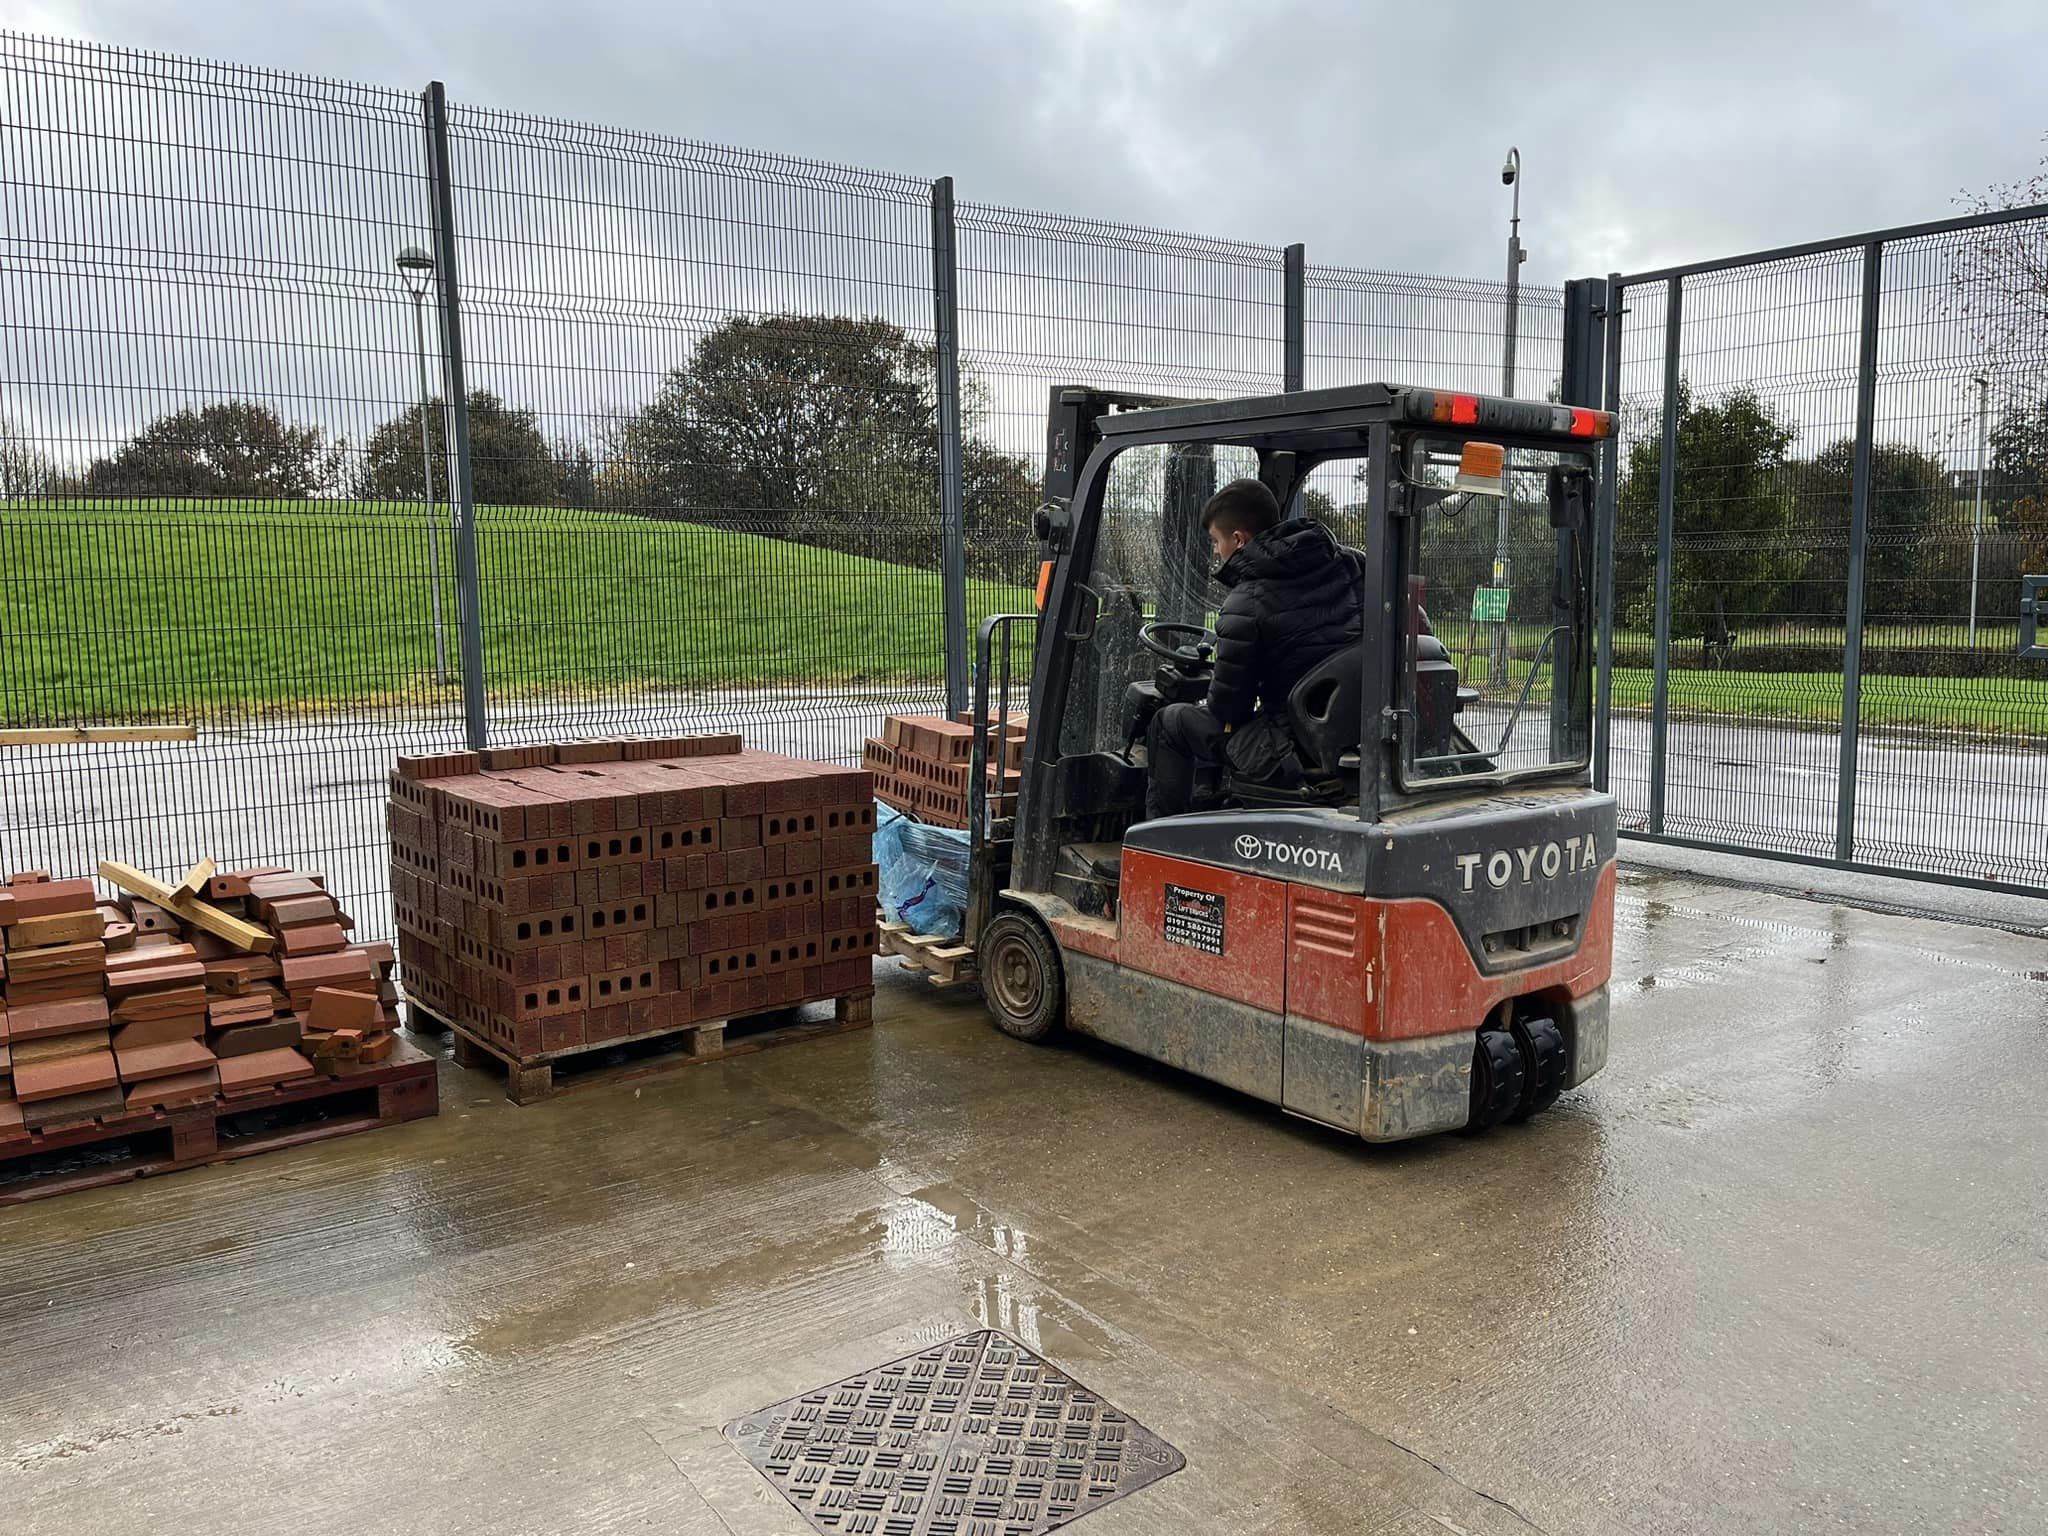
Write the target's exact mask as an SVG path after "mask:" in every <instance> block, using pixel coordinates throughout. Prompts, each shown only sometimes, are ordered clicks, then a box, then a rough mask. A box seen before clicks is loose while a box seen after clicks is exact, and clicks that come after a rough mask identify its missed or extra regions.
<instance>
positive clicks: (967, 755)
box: [861, 713, 1027, 827]
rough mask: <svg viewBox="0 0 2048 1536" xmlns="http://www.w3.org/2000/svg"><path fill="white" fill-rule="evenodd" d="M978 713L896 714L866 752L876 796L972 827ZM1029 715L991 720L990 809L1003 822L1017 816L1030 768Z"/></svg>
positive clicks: (921, 816) (943, 822)
mask: <svg viewBox="0 0 2048 1536" xmlns="http://www.w3.org/2000/svg"><path fill="white" fill-rule="evenodd" d="M973 722H974V717H973V716H972V715H971V714H965V713H963V714H961V715H958V716H956V717H955V718H953V719H951V720H946V719H942V718H941V717H939V716H937V715H890V716H889V717H888V718H887V719H885V720H884V721H883V722H882V734H881V735H880V736H879V737H872V738H870V739H869V740H868V741H867V742H866V743H865V745H864V746H863V747H862V750H861V766H862V767H864V768H865V769H867V771H868V772H869V773H871V774H873V775H874V781H875V798H876V799H877V800H880V801H881V802H882V803H883V804H884V805H889V806H894V807H895V808H896V809H897V810H899V811H903V812H906V813H907V814H909V815H912V816H915V817H916V818H917V819H918V820H919V821H924V822H929V823H931V824H932V825H933V826H938V827H965V826H966V825H967V777H968V775H969V774H970V773H971V772H973V764H974V723H973ZM1026 724H1027V721H1026V718H1025V716H1023V715H1006V716H995V715H991V716H990V719H989V737H990V743H989V752H988V799H987V804H988V809H989V815H991V816H992V817H994V818H995V819H997V820H998V821H1001V820H1004V819H1006V818H1008V817H1011V816H1014V815H1016V814H1017V781H1018V779H1019V778H1020V777H1021V770H1022V769H1023V766H1024V728H1025V725H1026Z"/></svg>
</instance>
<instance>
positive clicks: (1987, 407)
mask: <svg viewBox="0 0 2048 1536" xmlns="http://www.w3.org/2000/svg"><path fill="white" fill-rule="evenodd" d="M1972 382H1974V383H1975V384H1976V386H1977V514H1976V516H1975V517H1974V518H1972V519H1971V522H1970V649H1971V650H1973V651H1974V650H1975V649H1976V648H1977V556H1978V554H1979V553H1980V551H1981V548H1982V545H1983V543H1984V445H1985V440H1986V428H1987V426H1988V425H1989V421H1990V416H1991V380H1990V379H1989V378H1987V377H1985V376H1984V375H1983V374H1981V373H1980V374H1978V375H1977V377H1976V378H1975V379H1974V380H1973V381H1972Z"/></svg>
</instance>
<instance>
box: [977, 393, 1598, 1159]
mask: <svg viewBox="0 0 2048 1536" xmlns="http://www.w3.org/2000/svg"><path fill="white" fill-rule="evenodd" d="M1612 435H1613V422H1612V419H1611V417H1609V416H1608V415H1607V414H1606V413H1604V412H1600V411H1593V410H1584V409H1578V408H1574V407H1569V406H1558V405H1550V404H1545V403H1540V402H1529V401H1517V400H1509V399H1501V398H1493V397H1488V396H1479V395H1471V394H1460V393H1451V392H1446V391H1439V390H1428V389H1415V388H1406V387H1396V386H1392V385H1381V384H1370V385H1359V386H1352V387H1347V388H1341V389H1324V390H1313V391H1300V392H1294V393H1289V394H1284V395H1277V396H1272V397H1267V398H1253V399H1232V400H1220V401H1210V402H1172V401H1163V400H1159V399H1157V398H1154V397H1144V396H1136V395H1129V394H1121V393H1114V392H1109V391H1103V390H1094V389H1079V388H1056V389H1054V390H1053V391H1052V400H1051V411H1050V421H1049V426H1048V434H1047V453H1046V478H1045V504H1044V506H1043V507H1042V508H1041V509H1040V511H1039V514H1038V528H1037V532H1038V537H1039V539H1040V541H1041V545H1042V548H1041V554H1042V557H1043V563H1042V565H1041V567H1040V577H1039V588H1038V610H1039V611H1038V612H1037V613H1036V614H1031V615H1014V614H1013V615H999V616H997V617H995V618H992V619H990V620H988V621H987V623H985V624H984V625H983V626H982V628H981V631H980V634H979V637H978V644H977V651H976V662H977V665H976V671H975V679H974V697H975V708H974V715H973V719H974V721H975V722H976V731H975V741H974V755H973V767H972V774H971V778H970V799H969V808H970V815H969V824H970V830H971V856H970V864H969V869H970V879H969V892H968V908H967V919H966V929H965V932H964V934H963V939H962V942H963V943H964V944H966V945H969V946H971V947H972V948H973V949H974V951H975V952H976V957H977V961H978V964H979V969H980V975H981V984H982V991H983V994H984V997H985V999H986V1002H987V1004H988V1007H989V1009H990V1012H991V1013H992V1015H993V1016H994V1020H995V1023H996V1025H997V1027H999V1028H1000V1029H1002V1030H1003V1031H1004V1032H1005V1033H1007V1034H1010V1035H1012V1036H1015V1037H1017V1038H1019V1039H1023V1040H1030V1041H1041V1040H1047V1039H1049V1038H1051V1037H1052V1036H1053V1035H1054V1034H1055V1033H1056V1032H1057V1031H1058V1030H1059V1029H1061V1028H1065V1029H1068V1030H1072V1031H1074V1032H1076V1033H1079V1034H1086V1035H1092V1036H1095V1037H1098V1038H1100V1039H1102V1040H1105V1041H1109V1042H1112V1043H1114V1044H1116V1045H1118V1046H1121V1047H1123V1048H1125V1049H1128V1050H1132V1051H1135V1052H1137V1053H1139V1054H1140V1055H1143V1056H1147V1057H1150V1058H1152V1059H1154V1060H1156V1061H1161V1062H1165V1063H1168V1064H1171V1065H1173V1066H1176V1067H1180V1068H1183V1069H1185V1070H1187V1071H1190V1072H1193V1073H1196V1074H1198V1075H1200V1076H1202V1077H1206V1078H1209V1079H1211V1080H1213V1081H1215V1082H1218V1083H1223V1084H1226V1085H1228V1086H1230V1087H1232V1088H1236V1089H1239V1090H1241V1091H1243V1092H1245V1093H1248V1094H1252V1095H1254V1096H1256V1097H1258V1098H1260V1099H1264V1100H1266V1101H1268V1102H1270V1103H1273V1104H1277V1105H1280V1106H1282V1107H1283V1108H1284V1109H1285V1110H1286V1111H1288V1112H1289V1113H1292V1114H1295V1115H1299V1116H1304V1117H1306V1118H1308V1119H1311V1120H1315V1121H1319V1122H1321V1123H1323V1124H1326V1125H1330V1126H1335V1127H1338V1128H1340V1129H1342V1130H1345V1131H1348V1132H1351V1133H1353V1134H1355V1135H1358V1136H1362V1137H1364V1138H1365V1139H1366V1140H1368V1141H1396V1140H1401V1139H1404V1138H1407V1137H1414V1136H1422V1135H1427V1134H1431V1133H1434V1132H1439V1131H1449V1130H1475V1131H1476V1130H1484V1129H1486V1128H1488V1127H1491V1126H1494V1125H1496V1124H1499V1123H1501V1122H1504V1121H1514V1120H1522V1119H1526V1118H1527V1117H1529V1116H1530V1115H1533V1114H1536V1113H1538V1112H1539V1111H1541V1110H1543V1109H1545V1108H1547V1107H1549V1106H1550V1104H1551V1103H1552V1102H1554V1101H1555V1099H1556V1098H1557V1096H1558V1094H1559V1093H1560V1092H1561V1091H1562V1090H1563V1089H1565V1088H1568V1087H1573V1086H1576V1085H1577V1084H1580V1083H1583V1082H1585V1081H1586V1079H1587V1078H1589V1077H1591V1076H1592V1075H1593V1074H1594V1073H1595V1072H1597V1071H1598V1070H1599V1069H1600V1067H1601V1066H1602V1065H1603V1063H1604V1062H1605V1059H1606V1055H1607V1009H1608V974H1609V969H1610V966H1611V960H1612V949H1613V911H1614V884H1615V804H1614V800H1613V799H1612V797H1610V796H1608V795H1606V794H1603V793H1599V792H1596V791H1595V790H1594V789H1593V788H1592V787H1591V776H1590V764H1591V737H1592V732H1591V712H1592V702H1591V701H1592V673H1593V668H1592V645H1593V634H1594V625H1593V579H1592V571H1593V557H1592V544H1593V527H1594V517H1595V514H1594V484H1595V476H1596V471H1597V468H1598V463H1599V459H1600V455H1601V454H1602V452H1603V451H1611V439H1612ZM1509 455H1512V459H1511V460H1509V462H1511V463H1512V465H1513V469H1512V471H1509V472H1507V473H1512V474H1514V475H1517V476H1520V477H1521V479H1520V481H1519V482H1516V483H1521V484H1526V485H1530V486H1532V488H1533V485H1534V484H1535V483H1539V477H1540V484H1541V486H1542V494H1541V495H1540V496H1537V495H1534V494H1533V493H1532V494H1531V495H1529V496H1527V497H1516V498H1512V499H1510V500H1509V501H1508V502H1507V505H1508V506H1509V507H1510V508H1512V509H1514V515H1515V516H1516V517H1518V518H1520V519H1522V520H1523V521H1524V522H1525V523H1527V524H1529V525H1531V526H1532V527H1533V533H1531V534H1526V535H1525V536H1524V537H1522V538H1520V539H1518V540H1517V545H1518V547H1520V548H1522V549H1524V550H1527V549H1528V548H1530V547H1531V546H1533V547H1535V548H1538V549H1541V550H1542V551H1543V554H1542V556H1541V557H1540V558H1539V562H1538V563H1539V565H1540V566H1541V567H1542V569H1541V579H1540V580H1539V581H1535V582H1530V583H1525V587H1524V591H1523V592H1522V593H1520V594H1518V596H1520V597H1521V598H1522V599H1523V601H1524V603H1525V607H1526V608H1528V609H1533V613H1531V612H1527V611H1525V612H1523V613H1521V614H1519V615H1517V616H1516V621H1517V622H1518V624H1519V625H1520V628H1521V629H1522V630H1523V631H1525V632H1526V641H1525V643H1524V644H1522V645H1520V646H1518V647H1516V648H1515V649H1516V650H1517V651H1519V652H1521V653H1523V654H1525V655H1526V656H1527V658H1528V659H1526V660H1520V659H1518V660H1516V661H1514V662H1512V663H1511V664H1510V666H1509V669H1508V671H1507V674H1506V675H1505V676H1502V677H1492V678H1488V679H1487V680H1486V682H1487V686H1486V688H1485V689H1484V690H1481V689H1480V688H1477V687H1473V686H1470V685H1468V684H1466V683H1465V682H1464V681H1463V680H1461V678H1460V676H1459V674H1458V671H1457V670H1456V668H1455V666H1454V665H1453V662H1452V658H1451V653H1450V652H1449V650H1447V648H1446V647H1445V645H1444V643H1443V642H1442V640H1441V639H1439V638H1438V636H1437V634H1436V633H1435V631H1434V627H1433V625H1432V623H1431V620H1430V617H1429V606H1428V605H1429V604H1431V602H1432V601H1433V600H1434V602H1435V604H1436V606H1437V607H1438V608H1439V611H1442V612H1449V609H1448V608H1447V607H1446V606H1445V605H1446V604H1447V603H1449V602H1452V601H1454V600H1456V599H1457V598H1459V597H1460V596H1462V589H1463V588H1465V587H1467V586H1469V585H1471V584H1473V583H1475V582H1476V583H1477V584H1481V585H1485V584H1488V583H1489V581H1491V582H1495V583H1497V582H1499V581H1500V579H1501V577H1502V576H1503V574H1504V573H1503V572H1502V571H1501V570H1500V569H1499V568H1498V567H1497V566H1496V567H1495V568H1494V569H1493V570H1492V571H1491V574H1490V577H1489V576H1488V575H1487V574H1485V572H1486V560H1487V559H1488V557H1492V556H1493V555H1494V554H1495V551H1494V547H1493V546H1494V533H1495V517H1496V511H1497V509H1498V508H1499V507H1500V506H1501V504H1502V503H1501V497H1502V496H1503V495H1504V493H1505V491H1506V488H1507V484H1508V482H1507V480H1506V474H1505V473H1504V469H1503V461H1504V459H1506V458H1507V456H1509ZM1239 475H1246V476H1256V477H1257V478H1258V479H1260V480H1261V481H1263V482H1264V483H1265V484H1266V485H1267V486H1268V487H1270V488H1271V489H1272V491H1273V492H1274V494H1275V495H1276V496H1277V497H1278V498H1279V501H1280V504H1281V506H1282V507H1283V508H1286V509H1290V512H1289V515H1296V514H1297V513H1299V512H1300V511H1301V510H1302V509H1304V508H1312V509H1314V510H1316V511H1318V512H1319V513H1320V514H1321V515H1322V516H1323V517H1324V520H1325V521H1326V523H1328V524H1330V525H1331V526H1332V531H1333V532H1335V533H1337V534H1338V536H1339V540H1340V542H1341V543H1342V544H1344V546H1345V547H1347V548H1350V549H1353V550H1355V552H1356V554H1357V556H1359V557H1362V559H1361V561H1360V565H1361V568H1362V570H1363V573H1364V576H1363V583H1362V595H1361V604H1360V614H1359V630H1358V638H1357V641H1356V643H1355V644H1352V645H1347V646H1345V647H1342V648H1341V649H1340V650H1339V651H1338V652H1337V653H1335V654H1333V655H1332V656H1330V657H1328V658H1327V659H1326V660H1324V661H1323V662H1322V663H1320V664H1319V665H1317V666H1316V667H1315V668H1314V669H1312V670H1311V671H1310V672H1309V673H1308V674H1307V675H1306V676H1305V677H1303V678H1302V679H1301V681H1300V682H1299V684H1298V685H1297V686H1296V687H1295V688H1294V689H1293V690H1292V692H1291V693H1290V695H1289V696H1288V698H1287V700H1286V710H1287V715H1288V721H1289V725H1290V727H1291V729H1292V734H1293V736H1294V738H1295V742H1296V745H1297V748H1298V749H1299V755H1300V759H1301V766H1302V770H1303V772H1302V773H1301V775H1300V780H1301V782H1299V783H1291V784H1290V785H1289V786H1287V787H1275V786H1270V785H1262V784H1247V783H1237V782H1232V781H1230V780H1228V778H1227V777H1225V778H1224V779H1222V780H1220V781H1219V782H1218V783H1217V784H1216V785H1215V786H1214V787H1213V794H1212V796H1211V800H1210V802H1209V804H1208V805H1207V807H1206V808H1198V809H1196V810H1195V811H1193V812H1191V813H1189V814H1186V815H1178V816H1172V817H1166V818H1161V819H1157V820H1147V819H1146V817H1145V813H1144V803H1145V793H1144V792H1145V781H1146V762H1145V749H1144V740H1145V730H1146V724H1147V722H1148V721H1149V719H1150V716H1151V714H1152V712H1153V711H1155V710H1157V709H1158V708H1160V707H1161V706H1162V705H1164V704H1166V703H1171V702H1176V701H1198V700H1200V699H1202V698H1203V697H1204V695H1205V694H1206V691H1207V687H1208V681H1209V675H1210V665H1211V658H1212V657H1213V654H1214V646H1215V636H1214V634H1213V632H1212V631H1211V630H1210V627H1209V626H1210V619H1211V615H1212V614H1213V613H1214V611H1215V609H1216V607H1217V606H1218V605H1219V603H1220V601H1221V595H1220V588H1218V587H1217V586H1216V585H1215V583H1214V582H1213V580H1212V579H1211V573H1210V570H1209V561H1210V551H1209V548H1208V544H1207V541H1206V537H1205V535H1204V534H1203V531H1202V529H1201V527H1200V521H1199V509H1200V505H1201V503H1202V501H1203V500H1204V499H1205V498H1206V495H1207V494H1208V493H1209V492H1210V491H1211V490H1212V489H1213V487H1214V485H1215V484H1216V483H1217V481H1218V480H1219V479H1220V478H1225V477H1229V478H1235V477H1237V476H1239ZM1317 488H1321V489H1322V494H1321V496H1316V495H1312V494H1311V493H1312V492H1313V491H1315V490H1316V489H1317ZM1020 638H1026V639H1029V640H1031V641H1032V642H1034V643H1033V645H1032V652H1033V654H1032V657H1031V661H1030V671H1029V695H1028V698H1027V699H1024V700H1013V699H1012V698H1011V692H1012V685H1013V683H1014V682H1017V681H1021V672H1022V666H1021V663H1020V662H1019V660H1018V658H1017V654H1016V653H1017V651H1018V645H1017V642H1018V640H1019V639H1020ZM1013 673H1015V674H1018V675H1014V676H1013ZM1020 713H1021V714H1023V715H1024V716H1025V718H1026V725H1025V730H1024V737H1023V747H1022V764H1021V768H1020V769H1019V770H1018V772H1017V778H1016V780H1015V782H1014V786H1012V785H1010V784H1008V783H1006V782H1005V781H1003V780H1001V779H1000V778H999V779H998V780H997V781H996V784H997V789H998V793H999V794H1001V793H1002V792H1003V791H1005V790H1012V789H1013V792H1014V796H1015V798H1014V800H1013V801H1012V800H1009V799H1007V798H996V799H992V798H991V796H990V779H989V768H990V765H991V764H992V763H994V764H996V765H997V771H998V772H999V773H1000V771H1001V765H1002V764H1003V762H1004V759H1005V756H1006V755H1007V754H1006V753H1005V746H1006V744H1007V742H1008V741H1009V739H1010V735H1011V731H1010V728H1009V721H1010V719H1011V717H1012V716H1013V715H1016V714H1020ZM1006 812H1013V814H1000V813H1006Z"/></svg>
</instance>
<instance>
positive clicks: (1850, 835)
mask: <svg viewBox="0 0 2048 1536" xmlns="http://www.w3.org/2000/svg"><path fill="white" fill-rule="evenodd" d="M1883 304H1884V242H1883V241H1882V240H1873V241H1871V242H1870V243H1869V244H1868V245H1866V246H1864V247H1863V328H1862V334H1861V335H1860V336H1859V337H1858V339H1857V343H1856V468H1855V476H1854V478H1853V479H1852V480H1851V482H1850V489H1849V590H1848V593H1847V594H1846V596H1845V597H1844V599H1843V608H1842V612H1843V616H1844V620H1845V628H1846V632H1845V633H1844V635H1843V637H1842V765H1841V771H1840V773H1839V774H1838V775H1837V777H1836V780H1835V857H1836V858H1838V859H1840V860H1842V861H1844V862H1845V863H1846V862H1847V861H1848V860H1850V859H1853V858H1855V857H1856V748H1857V745H1858V736H1859V735H1860V733H1861V730H1862V715H1863V583H1864V576H1865V564H1866V561H1865V556H1866V554H1867V553H1868V547H1869V543H1870V463H1871V450H1872V439H1873V438H1874V437H1875V436H1876V433H1877V321H1878V313H1879V311H1880V309H1881V308H1882V307H1883Z"/></svg>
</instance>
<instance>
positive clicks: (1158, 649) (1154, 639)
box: [1138, 624, 1216, 667]
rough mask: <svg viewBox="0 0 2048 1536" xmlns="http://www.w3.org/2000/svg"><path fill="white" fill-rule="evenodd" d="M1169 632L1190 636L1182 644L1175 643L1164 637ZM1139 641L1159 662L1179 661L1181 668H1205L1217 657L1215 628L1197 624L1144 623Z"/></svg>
mask: <svg viewBox="0 0 2048 1536" xmlns="http://www.w3.org/2000/svg"><path fill="white" fill-rule="evenodd" d="M1170 635H1188V636H1191V637H1192V638H1191V639H1190V640H1189V641H1188V642H1187V643H1186V644H1184V645H1175V644H1173V643H1172V641H1171V640H1169V639H1168V638H1167V637H1168V636H1170ZM1138 644H1140V645H1142V646H1144V647H1145V649H1146V650H1148V651H1150V652H1151V653H1152V654H1153V655H1154V656H1157V657H1158V658H1159V659H1160V660H1161V661H1171V662H1178V663H1179V664H1180V665H1182V666H1184V667H1186V666H1195V667H1206V666H1208V665H1210V664H1211V663H1212V662H1213V661H1214V660H1215V657H1216V631H1215V630H1213V629H1204V628H1203V627H1202V626H1201V625H1199V624H1147V625H1146V626H1145V627H1144V628H1142V629H1140V630H1139V631H1138Z"/></svg>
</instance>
